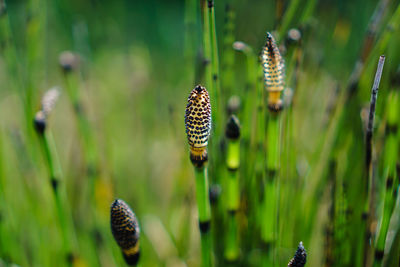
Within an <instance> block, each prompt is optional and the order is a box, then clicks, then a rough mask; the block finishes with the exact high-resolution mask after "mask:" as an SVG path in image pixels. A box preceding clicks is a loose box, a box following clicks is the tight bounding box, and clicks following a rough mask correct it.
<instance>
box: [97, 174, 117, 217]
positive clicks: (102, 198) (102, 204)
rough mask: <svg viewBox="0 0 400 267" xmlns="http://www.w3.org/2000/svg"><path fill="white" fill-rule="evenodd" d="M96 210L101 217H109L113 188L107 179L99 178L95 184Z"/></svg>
mask: <svg viewBox="0 0 400 267" xmlns="http://www.w3.org/2000/svg"><path fill="white" fill-rule="evenodd" d="M95 199H96V208H97V210H98V212H99V214H100V215H101V216H104V217H106V218H107V217H108V216H109V212H110V210H109V206H110V203H111V202H112V201H113V186H112V184H111V183H110V180H109V179H104V178H100V179H97V180H96V184H95Z"/></svg>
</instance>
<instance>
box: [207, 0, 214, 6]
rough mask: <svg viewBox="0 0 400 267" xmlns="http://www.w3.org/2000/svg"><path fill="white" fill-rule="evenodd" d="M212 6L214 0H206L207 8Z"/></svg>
mask: <svg viewBox="0 0 400 267" xmlns="http://www.w3.org/2000/svg"><path fill="white" fill-rule="evenodd" d="M213 7H214V0H208V8H213Z"/></svg>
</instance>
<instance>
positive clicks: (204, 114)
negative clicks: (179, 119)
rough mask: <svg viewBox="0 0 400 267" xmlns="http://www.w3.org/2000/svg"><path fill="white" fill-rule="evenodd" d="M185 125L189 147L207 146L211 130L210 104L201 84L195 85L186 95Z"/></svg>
mask: <svg viewBox="0 0 400 267" xmlns="http://www.w3.org/2000/svg"><path fill="white" fill-rule="evenodd" d="M185 126H186V134H187V138H188V142H189V145H190V146H191V147H193V148H201V147H206V146H207V144H208V137H209V135H210V131H211V105H210V98H209V95H208V92H207V90H206V88H204V87H203V86H201V85H197V86H196V87H195V88H194V89H193V90H192V92H191V93H190V95H189V97H188V104H187V106H186V113H185Z"/></svg>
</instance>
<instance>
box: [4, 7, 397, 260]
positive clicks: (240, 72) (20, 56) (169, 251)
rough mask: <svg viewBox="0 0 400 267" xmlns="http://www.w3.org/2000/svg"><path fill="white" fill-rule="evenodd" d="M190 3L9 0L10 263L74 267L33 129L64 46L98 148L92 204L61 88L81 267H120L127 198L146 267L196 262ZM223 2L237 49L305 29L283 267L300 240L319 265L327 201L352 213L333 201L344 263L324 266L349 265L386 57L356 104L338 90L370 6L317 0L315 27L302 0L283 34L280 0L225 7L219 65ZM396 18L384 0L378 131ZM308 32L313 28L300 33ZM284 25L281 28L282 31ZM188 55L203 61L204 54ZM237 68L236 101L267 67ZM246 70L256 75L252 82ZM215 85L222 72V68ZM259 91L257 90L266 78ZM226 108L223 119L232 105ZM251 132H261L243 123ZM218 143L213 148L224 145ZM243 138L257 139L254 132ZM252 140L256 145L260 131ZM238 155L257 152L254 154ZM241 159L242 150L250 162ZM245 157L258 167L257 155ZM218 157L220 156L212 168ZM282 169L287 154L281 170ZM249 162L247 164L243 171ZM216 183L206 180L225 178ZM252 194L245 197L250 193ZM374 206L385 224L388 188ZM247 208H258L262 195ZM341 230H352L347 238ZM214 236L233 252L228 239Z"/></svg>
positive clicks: (59, 121) (254, 254)
mask: <svg viewBox="0 0 400 267" xmlns="http://www.w3.org/2000/svg"><path fill="white" fill-rule="evenodd" d="M0 2H1V1H0ZM184 2H185V3H186V2H190V1H156V0H149V1H128V0H125V1H123V0H118V1H112V2H109V1H103V0H102V1H100V0H96V1H78V0H74V1H67V0H59V1H48V0H29V1H28V0H16V1H7V12H6V13H3V14H2V15H1V17H0V259H1V260H2V261H4V262H10V263H16V264H18V265H20V266H62V265H64V264H65V262H66V261H65V260H64V258H63V254H62V253H61V248H62V235H61V231H60V228H59V224H58V222H57V216H56V211H55V206H54V202H53V199H52V191H51V190H52V189H51V187H50V185H49V183H48V174H47V171H46V165H45V160H44V158H43V157H42V156H41V154H40V146H39V141H38V139H37V136H36V135H35V134H34V132H33V128H32V119H33V118H32V116H33V112H34V111H35V110H37V109H38V108H39V107H40V96H41V95H42V93H43V92H44V91H45V90H47V89H49V88H50V87H52V86H54V85H61V86H64V80H63V77H62V72H61V69H60V67H59V65H58V56H59V54H60V52H62V51H64V50H72V51H75V52H77V53H79V54H80V57H81V65H80V71H81V75H80V76H79V77H80V78H79V83H78V90H80V101H81V105H82V108H83V109H84V111H85V115H86V116H87V118H88V124H89V125H90V128H91V134H92V135H91V138H92V139H93V142H94V143H95V144H96V148H97V151H98V152H97V154H98V155H97V160H98V163H97V164H98V170H97V174H96V178H95V179H96V180H95V196H90V195H89V192H90V188H89V184H90V183H89V181H88V179H89V177H90V176H89V175H88V173H87V162H86V159H85V151H83V149H85V146H84V144H83V142H84V141H83V139H82V134H81V132H80V130H79V127H78V119H77V116H76V114H75V113H74V110H73V105H72V104H71V101H70V99H69V98H68V94H67V92H66V91H65V90H66V88H63V89H64V92H62V95H61V97H60V101H59V102H58V103H57V106H56V108H55V110H54V112H53V114H52V115H51V117H50V118H49V122H48V127H49V128H50V129H51V131H52V134H53V136H54V141H55V146H56V147H57V149H58V152H59V156H60V162H61V168H62V170H63V174H64V177H63V181H64V182H65V185H66V191H67V197H68V203H69V205H70V207H71V211H72V212H71V216H72V219H73V222H74V227H75V232H76V236H77V244H78V245H77V248H75V249H74V251H76V255H75V256H76V258H75V261H74V264H75V265H77V266H79V264H83V266H97V265H101V266H114V265H118V266H122V265H123V259H122V256H121V253H120V251H119V249H118V247H117V245H116V244H115V242H114V240H112V237H111V231H110V229H109V225H108V222H109V218H108V216H109V214H108V212H109V206H110V204H111V203H112V200H113V199H114V198H117V197H118V198H122V199H124V200H125V201H126V202H127V203H129V205H130V206H131V207H132V208H133V209H134V211H135V213H136V214H137V216H138V218H139V221H140V223H141V226H142V231H143V234H142V241H141V242H142V243H141V246H142V248H141V250H142V258H141V263H142V266H157V265H162V264H165V265H166V266H185V264H186V265H187V266H198V265H199V263H200V260H199V259H200V243H199V240H200V236H199V233H198V228H197V221H196V218H197V214H196V212H197V211H196V203H195V195H194V192H195V190H194V174H193V172H192V167H191V166H190V161H189V159H188V151H187V147H186V137H185V130H184V124H183V122H184V120H183V116H184V108H185V105H186V103H185V100H186V97H187V94H188V92H189V91H190V90H191V89H192V88H193V86H194V84H193V79H194V71H195V66H194V59H193V58H192V60H187V58H185V53H183V51H184V48H185V45H184V43H185V42H184V40H186V39H185V35H184V34H185V32H186V33H188V32H187V31H185V24H184V22H185V20H184V11H185V8H184ZM195 2H196V3H195V4H198V5H200V4H199V3H197V1H195ZM228 2H229V4H230V6H231V8H232V9H233V10H234V12H235V21H234V24H235V27H234V32H233V35H234V38H235V40H240V41H244V42H245V43H247V44H248V45H249V46H250V47H252V48H253V51H254V53H255V54H257V53H258V52H259V51H260V50H261V48H262V45H263V44H264V42H265V32H266V31H274V30H278V31H277V32H278V33H280V34H281V35H282V36H279V37H280V41H279V43H280V44H282V43H283V42H284V34H285V32H281V31H280V30H282V31H284V30H283V29H288V28H291V27H300V26H301V29H302V30H303V33H304V34H303V36H302V37H303V38H302V43H301V49H302V52H303V58H302V60H301V64H300V66H299V72H298V77H297V78H298V82H297V85H294V84H293V83H291V82H290V81H287V85H288V86H289V87H292V88H293V90H294V99H293V106H292V107H291V110H290V117H289V119H288V120H291V122H290V125H291V127H292V128H291V131H293V133H292V134H288V135H289V137H287V138H283V140H284V141H283V142H285V140H290V144H291V146H287V147H286V148H284V150H283V152H282V153H283V155H285V151H286V152H287V154H288V155H291V156H293V155H294V156H293V158H294V159H293V161H294V163H293V167H291V170H290V171H288V172H282V173H283V174H285V173H286V174H285V175H287V177H286V176H285V175H282V176H283V177H281V179H282V182H283V183H284V182H285V181H286V180H285V179H288V180H287V181H290V183H289V182H288V185H287V186H289V189H288V190H292V191H285V189H282V191H281V192H283V193H284V192H292V193H293V195H290V196H281V198H282V197H283V198H286V199H285V200H284V201H285V202H283V203H284V204H285V205H286V206H284V208H285V210H282V211H281V212H282V213H281V214H280V216H281V218H280V223H281V225H280V226H279V227H280V229H279V234H278V239H279V242H278V244H279V247H278V250H277V255H278V258H277V263H279V265H280V266H284V265H285V264H286V263H287V261H288V260H289V259H290V257H291V256H292V254H293V252H294V249H295V248H296V247H297V244H298V242H299V241H300V240H303V241H304V245H305V247H306V249H307V250H308V251H309V262H308V266H321V265H323V263H324V261H325V252H324V246H323V244H324V242H325V241H324V239H325V232H324V229H325V226H326V224H327V223H328V221H329V219H331V218H329V217H328V209H329V205H330V204H331V203H332V201H333V202H335V203H341V205H344V206H343V207H336V208H337V210H336V215H335V216H339V217H338V218H339V219H337V220H338V221H336V222H337V224H336V225H335V226H334V227H333V229H334V230H335V231H337V232H336V233H337V235H336V236H335V238H334V240H335V242H343V243H341V244H338V243H336V244H335V246H337V247H338V249H337V250H335V252H334V253H338V252H343V251H344V253H345V255H343V256H342V255H339V254H334V256H335V257H343V258H342V259H340V260H338V262H337V263H336V265H329V266H345V264H346V263H347V264H348V263H349V262H346V261H351V259H349V258H351V257H352V255H351V252H352V251H353V250H351V249H352V247H353V245H354V243H351V242H353V241H354V240H355V235H354V233H352V232H351V231H354V229H356V224H354V220H358V219H359V218H355V215H354V217H352V216H353V215H352V212H356V213H357V212H360V207H358V206H357V205H358V204H359V203H357V197H358V192H359V190H360V189H357V186H358V185H359V178H360V177H361V176H362V168H363V164H364V156H363V152H362V149H363V138H364V136H363V131H362V122H361V119H360V115H359V114H360V110H361V107H362V106H363V104H364V103H366V102H368V100H369V97H368V96H369V93H370V89H371V85H372V79H373V73H374V71H375V69H376V63H377V58H375V57H374V56H371V58H369V59H368V60H367V61H366V70H367V71H366V74H364V75H363V76H362V80H361V83H360V86H359V88H358V92H359V93H356V94H355V95H353V96H352V97H351V98H350V100H349V102H345V101H346V97H345V91H344V90H345V89H346V86H347V85H348V79H349V76H350V73H351V71H352V69H353V67H354V64H355V61H356V60H357V58H358V57H359V55H360V53H361V51H360V49H361V45H362V43H363V40H364V36H365V32H366V29H367V25H368V22H369V19H370V17H371V15H372V13H373V12H374V9H375V8H376V1H372V0H368V1H362V0H356V1H344V0H342V1H318V2H317V4H316V6H315V10H314V12H312V13H311V14H310V17H308V15H307V16H306V15H304V14H305V13H304V11H305V9H306V8H307V7H308V5H307V4H308V1H307V3H306V4H305V5H300V7H299V8H298V9H295V10H294V11H293V12H294V15H293V17H292V19H291V20H290V23H289V25H286V24H279V23H278V24H277V21H276V18H275V3H274V2H272V1H255V0H254V1H216V2H215V16H216V32H217V40H218V42H219V53H220V58H221V59H222V58H223V57H224V50H223V49H224V46H223V45H222V44H223V40H224V37H225V36H224V31H223V25H224V17H225V4H227V3H228ZM283 2H284V3H285V5H284V11H285V10H288V8H289V7H290V5H291V4H292V3H291V2H296V1H283ZM396 8H398V3H397V2H396V1H390V3H389V6H388V8H387V11H386V14H385V16H384V19H383V22H382V23H381V24H380V26H379V28H378V34H377V36H376V43H377V44H381V42H382V37H384V36H387V37H386V38H388V39H387V42H388V45H387V46H388V47H389V49H392V50H391V53H389V55H390V56H389V57H388V58H387V63H386V64H387V65H386V66H385V70H384V74H383V81H382V85H381V88H380V92H379V98H378V103H377V115H376V116H377V120H376V127H377V129H380V128H384V127H385V126H384V125H385V116H386V115H385V113H384V112H385V110H386V108H385V103H386V102H387V99H388V98H389V97H390V96H389V91H390V90H389V88H390V87H391V83H390V78H389V77H388V76H389V75H388V73H391V72H393V70H394V69H397V68H398V65H399V63H400V62H399V60H398V56H397V54H398V51H397V52H396V51H395V50H396V49H395V48H393V47H398V44H399V42H398V38H397V39H396V38H394V36H396V34H397V35H398V34H399V28H398V26H399V25H400V22H399V21H398V19H396V17H395V19H394V20H393V21H392V26H391V28H390V29H387V28H386V27H387V23H388V21H390V19H391V18H393V14H394V12H395V10H396ZM310 10H312V7H311V8H310ZM198 12H200V6H198ZM397 12H398V11H397ZM200 18H201V15H200V13H199V14H198V17H197V18H196V19H197V20H196V21H195V25H194V26H193V27H194V28H195V29H196V31H198V32H196V36H195V38H193V40H194V41H195V45H194V46H189V47H192V48H197V49H199V48H200V47H201V25H200ZM284 19H285V15H284V16H283V17H282V20H284ZM303 19H304V20H305V21H302V20H303ZM300 22H301V23H305V24H302V25H300ZM275 25H278V28H277V29H275V28H274V26H275ZM280 25H283V26H280ZM280 27H282V28H280ZM189 33H190V32H189ZM383 33H384V34H383ZM189 40H190V39H189ZM385 40H386V39H385ZM196 42H198V43H197V44H196ZM380 47H382V48H381V50H379V53H378V52H376V53H375V52H373V53H372V54H371V55H375V54H376V55H378V56H379V54H380V53H386V52H387V51H388V50H387V48H386V47H385V45H382V46H380ZM372 51H375V50H372ZM191 52H193V54H192V55H193V56H194V55H196V54H197V53H198V51H191ZM186 55H187V54H186ZM189 55H190V54H189ZM234 60H235V61H234V65H233V66H232V71H233V72H234V75H230V77H232V79H234V80H233V81H230V83H228V84H230V85H231V86H233V88H231V91H230V92H229V91H224V90H225V88H223V92H224V93H226V95H224V97H223V99H224V100H227V99H228V98H229V97H230V96H231V95H233V94H236V95H239V96H241V97H243V96H245V95H247V94H245V93H244V90H245V88H246V87H247V86H248V85H249V80H248V78H247V77H252V75H253V76H256V77H255V78H257V76H258V74H257V67H254V66H248V65H246V64H254V63H255V62H253V60H252V59H251V60H249V61H248V62H250V63H247V61H246V57H245V56H243V55H242V54H239V53H236V54H234ZM221 63H223V61H221ZM287 65H289V62H287ZM221 67H223V66H222V64H221ZM386 68H387V69H388V71H387V72H386ZM252 69H253V70H255V72H254V73H252V72H250V73H248V72H247V71H248V70H249V71H251V70H252ZM221 75H222V76H223V75H224V71H223V69H222V68H221ZM247 75H248V76H247ZM221 79H223V77H221ZM256 82H257V84H254V87H257V88H261V87H260V86H262V85H261V82H260V81H256ZM222 84H224V83H222ZM252 86H253V85H250V87H252ZM337 88H339V89H337ZM248 95H251V94H248ZM259 102H260V99H259V98H257V99H250V100H249V99H248V98H247V99H242V104H243V103H247V104H253V105H254V106H256V105H257V104H258V103H259ZM337 107H341V108H342V110H338V109H337ZM245 108H247V107H245ZM214 110H217V109H214V108H213V111H214ZM218 110H221V111H224V110H225V107H220V108H219V109H218ZM254 110H256V109H254ZM219 115H220V118H221V120H220V122H219V123H221V125H219V127H221V129H222V128H223V127H222V124H223V123H224V120H223V119H222V118H226V116H225V114H219ZM240 116H242V117H241V119H242V118H246V116H245V114H240ZM241 124H242V125H248V126H250V125H252V124H251V123H249V122H246V121H243V120H241ZM285 129H287V128H286V126H284V130H285ZM248 130H249V129H243V132H244V133H245V134H246V131H248ZM382 132H383V131H377V132H376V134H377V157H379V156H380V155H381V151H382V149H383V147H384V146H383V143H384V138H383V134H382ZM285 134H287V133H285ZM284 137H285V136H284ZM212 138H215V139H214V140H218V138H220V137H218V138H216V137H212ZM247 138H252V137H251V136H250V134H249V136H247ZM254 138H255V140H256V141H255V143H257V142H258V139H257V136H256V137H254ZM261 138H263V137H262V136H261ZM397 138H398V137H397ZM215 147H217V146H215ZM256 147H257V144H254V147H253V148H256ZM283 147H285V143H283ZM285 149H286V150H285ZM241 151H245V153H256V152H255V151H251V150H250V151H249V150H248V148H246V147H244V149H242V150H241ZM397 154H398V153H397ZM219 155H221V156H222V155H223V153H219ZM246 155H249V154H246ZM246 155H245V156H242V161H241V165H243V166H246V165H245V164H246V163H245V160H246ZM243 159H244V160H243ZM250 159H251V160H257V161H259V160H260V158H259V157H257V156H254V157H253V155H251V157H250ZM332 160H334V161H336V162H337V168H336V172H335V173H336V175H335V176H336V186H337V188H336V189H335V190H336V195H338V197H339V199H336V200H335V199H332V197H331V196H332V194H331V192H330V190H331V189H332V184H331V183H329V182H328V175H329V174H330V171H329V162H331V161H332ZM211 162H224V160H223V159H212V160H211ZM242 162H243V164H242ZM378 162H381V160H378ZM285 164H286V163H285V158H283V157H282V158H281V168H282V169H283V168H285V167H286V165H285ZM379 164H383V163H379ZM261 165H262V164H261ZM256 166H257V165H256ZM244 168H245V170H247V167H244ZM210 169H216V166H210ZM221 169H224V166H221ZM250 169H252V168H250ZM255 171H256V170H255ZM376 172H377V173H376V175H377V177H378V178H377V181H378V182H379V183H383V181H381V180H383V178H382V177H383V171H382V170H381V168H378V170H377V171H376ZM243 173H245V172H244V171H242V170H241V176H240V179H241V184H243V185H246V184H251V182H249V183H247V182H248V181H247V180H246V179H247V178H249V177H245V176H243ZM289 174H290V177H289ZM396 175H398V174H396ZM354 177H357V178H354ZM210 178H211V181H212V182H213V181H215V180H216V179H217V178H215V177H210ZM249 179H250V178H249ZM289 179H290V180H289ZM253 182H254V181H253ZM254 183H256V182H254ZM293 183H296V184H295V186H296V188H291V189H290V186H293ZM256 185H258V184H256ZM253 186H254V185H253ZM378 187H379V189H381V192H383V190H384V187H385V186H384V184H378ZM257 188H258V187H257ZM242 191H243V192H246V193H248V192H247V191H246V189H243V190H242ZM340 192H343V194H344V195H340V194H341V193H340ZM254 194H258V192H257V193H256V192H254ZM257 196H258V195H257ZM292 197H293V202H291V200H292ZM342 198H344V199H342ZM377 198H378V200H377V208H378V212H377V215H378V217H379V216H380V215H381V213H382V208H383V201H381V200H383V193H379V194H378V195H377ZM397 202H398V201H397ZM246 203H250V204H251V203H253V204H254V202H253V201H252V200H248V202H246ZM344 203H347V204H344ZM242 205H243V206H245V205H246V204H242ZM282 205H283V204H282ZM345 206H346V207H347V206H348V207H350V208H352V209H353V210H351V209H346V207H345ZM341 208H343V210H341ZM93 209H95V210H96V212H93ZM282 209H283V207H282ZM344 209H346V210H344ZM361 209H362V207H361ZM249 210H253V207H249ZM287 210H290V211H291V212H290V213H288V212H287ZM398 210H399V209H398V208H396V209H395V211H397V212H398ZM344 213H345V214H347V215H343V214H344ZM336 218H337V217H336ZM292 219H293V221H291V220H292ZM250 222H252V221H251V220H249V221H247V219H246V218H245V216H244V215H243V214H239V215H238V225H239V228H241V229H245V230H251V231H253V229H252V225H246V223H250ZM346 225H350V227H352V228H348V229H347V230H346V229H345V230H343V229H342V228H340V227H346ZM95 226H96V227H95ZM245 230H242V231H245ZM254 231H255V232H256V231H257V227H255V229H254ZM155 233H159V234H155ZM214 234H215V235H216V239H220V240H221V242H223V241H222V240H224V238H223V233H214ZM241 234H242V235H241V236H242V237H243V236H245V237H251V238H249V240H241V242H240V243H241V244H242V245H243V246H246V247H245V248H242V249H243V250H242V253H246V254H245V255H241V256H242V258H243V259H244V261H247V262H248V264H249V265H252V266H259V260H260V257H259V255H260V253H262V246H261V245H260V244H259V240H257V236H255V235H249V236H247V235H246V233H241ZM396 236H398V233H397V235H396ZM253 238H254V240H253ZM395 240H398V238H397V239H395ZM397 242H398V241H397ZM397 247H398V244H397ZM247 249H249V250H247ZM391 253H394V254H393V255H396V253H395V252H391ZM217 256H218V255H217ZM218 260H221V261H218V262H219V264H220V265H221V266H222V265H223V261H222V258H221V259H218ZM351 262H352V261H351ZM340 263H342V264H343V265H340ZM1 264H2V263H1V261H0V266H1ZM179 264H180V265H179Z"/></svg>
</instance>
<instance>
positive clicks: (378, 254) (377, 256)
mask: <svg viewBox="0 0 400 267" xmlns="http://www.w3.org/2000/svg"><path fill="white" fill-rule="evenodd" d="M383 256H384V252H383V250H380V249H377V250H376V251H375V259H377V260H382V259H383Z"/></svg>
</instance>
